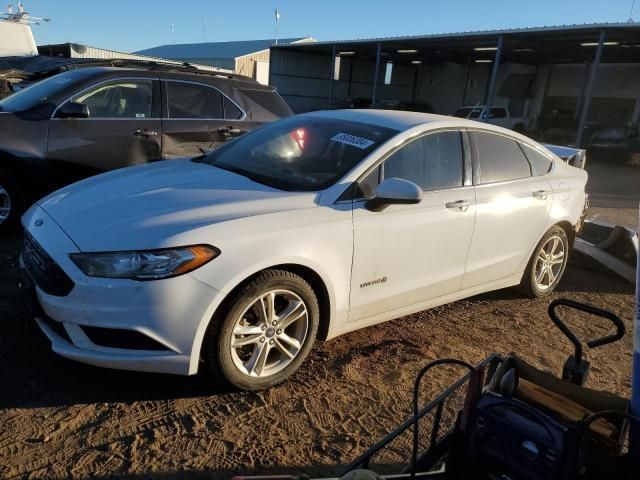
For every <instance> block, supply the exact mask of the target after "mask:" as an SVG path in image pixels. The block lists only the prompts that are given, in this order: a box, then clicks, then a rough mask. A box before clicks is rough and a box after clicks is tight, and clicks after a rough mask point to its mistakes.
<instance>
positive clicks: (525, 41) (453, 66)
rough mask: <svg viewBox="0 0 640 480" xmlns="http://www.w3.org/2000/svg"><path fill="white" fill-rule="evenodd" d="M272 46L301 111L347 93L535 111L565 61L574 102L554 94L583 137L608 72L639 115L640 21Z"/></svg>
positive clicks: (285, 91)
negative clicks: (608, 68) (596, 92)
mask: <svg viewBox="0 0 640 480" xmlns="http://www.w3.org/2000/svg"><path fill="white" fill-rule="evenodd" d="M271 50H272V52H271V67H270V72H271V73H270V83H271V84H272V85H275V86H276V87H278V90H279V91H280V93H281V95H282V96H283V97H284V98H285V100H287V101H288V102H289V103H290V104H291V105H292V108H293V109H294V111H297V112H302V111H308V110H317V109H326V108H341V107H344V106H348V105H347V104H346V102H345V100H346V99H350V100H351V101H353V99H362V100H361V103H365V104H370V105H371V106H374V107H382V108H384V107H385V101H386V100H387V99H394V100H400V101H402V102H406V103H413V104H416V103H420V102H421V101H423V100H424V99H428V100H429V102H430V103H431V104H433V111H435V112H436V113H445V114H450V113H451V111H450V110H451V108H452V106H454V108H455V105H462V104H465V103H466V104H469V103H471V104H475V103H481V104H487V105H494V104H496V102H497V101H501V102H503V103H504V102H505V98H506V100H507V101H512V100H513V99H517V98H519V97H522V98H524V97H526V98H527V99H528V100H527V105H528V109H529V110H530V112H531V114H532V117H536V116H537V115H539V114H540V112H541V111H542V107H543V103H544V101H545V99H546V98H547V97H549V87H550V83H551V84H553V82H550V79H551V77H552V70H553V69H554V68H555V67H554V66H562V68H559V67H558V68H556V70H557V71H558V72H559V73H557V74H556V77H557V78H558V79H560V80H562V78H563V77H562V76H563V75H564V76H565V77H566V79H565V82H564V83H565V84H566V83H568V85H561V83H562V82H561V81H560V80H558V81H556V84H557V85H556V86H555V89H556V90H558V91H560V93H562V90H565V91H569V90H571V91H570V92H569V93H570V95H566V96H567V98H570V99H571V100H566V99H564V100H563V98H562V95H556V96H555V97H558V99H556V98H555V97H554V101H557V102H560V104H562V102H563V101H564V102H569V105H570V107H571V110H572V114H573V115H574V116H575V119H576V120H577V121H578V126H577V134H576V143H577V144H578V145H580V144H582V142H583V141H584V138H583V132H584V131H585V126H586V124H587V119H588V118H589V111H590V108H591V105H592V99H593V96H594V89H596V88H597V87H598V85H599V80H608V83H609V84H611V85H609V84H607V87H606V90H607V92H611V96H615V95H616V94H619V93H620V91H621V90H620V88H618V87H617V85H618V84H624V88H625V89H626V90H625V92H624V99H626V100H625V101H624V102H622V103H624V108H626V109H627V110H629V109H632V110H633V112H632V113H629V112H627V113H626V114H625V115H626V117H625V118H627V117H628V121H629V122H630V123H635V124H637V123H638V116H639V115H640V23H615V24H594V25H569V26H554V27H542V28H526V29H514V30H496V31H483V32H464V33H450V34H438V35H425V36H407V37H393V38H374V39H365V40H345V41H335V42H317V43H313V44H301V45H284V46H279V45H278V46H275V45H274V46H273V47H272V49H271ZM603 64H610V65H615V66H616V67H615V68H613V67H612V68H613V70H615V78H613V77H612V78H613V79H610V78H609V76H610V75H609V73H607V72H605V74H603V73H602V65H603ZM632 64H635V65H632ZM388 65H392V67H391V69H392V73H391V75H388V74H387V69H388V68H389V67H388ZM625 66H627V68H625ZM613 70H612V71H613ZM568 72H571V75H569V74H568ZM518 75H519V76H520V78H517V76H518ZM510 77H511V78H510ZM527 78H529V85H528V84H527ZM385 80H386V81H385ZM389 80H390V81H389ZM600 83H602V82H600ZM527 85H528V86H527ZM529 87H530V88H529ZM527 88H529V90H527ZM505 92H506V93H505ZM501 94H502V95H510V97H505V98H500V95H501ZM607 95H609V93H607ZM633 101H635V105H632V103H633ZM512 103H514V104H516V103H522V102H515V101H512ZM614 107H615V106H614ZM614 107H611V108H614ZM448 110H449V111H448Z"/></svg>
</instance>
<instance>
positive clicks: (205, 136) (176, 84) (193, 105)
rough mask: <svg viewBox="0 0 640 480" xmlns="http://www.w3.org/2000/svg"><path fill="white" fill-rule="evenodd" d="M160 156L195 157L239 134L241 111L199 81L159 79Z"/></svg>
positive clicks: (243, 125)
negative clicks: (161, 94)
mask: <svg viewBox="0 0 640 480" xmlns="http://www.w3.org/2000/svg"><path fill="white" fill-rule="evenodd" d="M163 92H164V94H163V98H164V99H165V102H164V104H165V108H164V111H163V119H162V137H163V140H162V145H163V152H162V154H163V157H164V158H176V157H195V156H197V155H200V154H202V153H203V152H206V151H209V150H212V149H214V148H216V147H217V146H218V145H220V144H221V143H223V142H225V141H228V140H231V139H233V138H234V137H235V136H237V135H238V134H241V133H243V131H244V130H245V129H246V128H247V126H248V123H246V122H244V121H242V119H243V118H244V117H245V113H244V112H243V111H242V110H241V109H240V107H238V106H237V105H236V104H235V103H234V102H233V101H231V100H230V99H229V98H228V97H227V96H226V95H224V94H223V93H221V92H220V91H219V90H218V89H216V88H214V87H212V86H210V85H204V84H201V83H194V82H187V81H179V80H167V81H164V82H163Z"/></svg>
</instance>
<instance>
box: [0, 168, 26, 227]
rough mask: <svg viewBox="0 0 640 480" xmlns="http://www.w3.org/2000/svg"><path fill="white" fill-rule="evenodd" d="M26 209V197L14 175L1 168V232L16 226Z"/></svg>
mask: <svg viewBox="0 0 640 480" xmlns="http://www.w3.org/2000/svg"><path fill="white" fill-rule="evenodd" d="M23 211H24V197H23V195H22V193H21V192H20V189H19V188H18V184H17V183H16V181H15V180H14V178H13V176H12V175H11V174H9V173H8V172H6V171H4V170H0V233H5V232H8V231H10V230H11V229H13V228H15V226H16V225H17V224H18V221H19V220H20V215H22V212H23Z"/></svg>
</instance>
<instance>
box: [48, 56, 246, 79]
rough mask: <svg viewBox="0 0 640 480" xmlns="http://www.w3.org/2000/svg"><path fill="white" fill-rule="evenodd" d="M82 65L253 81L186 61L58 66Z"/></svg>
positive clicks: (75, 64) (97, 61) (66, 67)
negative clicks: (203, 68)
mask: <svg viewBox="0 0 640 480" xmlns="http://www.w3.org/2000/svg"><path fill="white" fill-rule="evenodd" d="M83 67H117V68H144V69H147V70H157V71H163V72H180V73H195V74H198V75H209V76H214V77H219V78H228V79H231V80H241V81H249V82H254V80H253V79H252V78H251V77H247V76H246V75H240V74H237V73H230V72H218V71H215V70H202V69H200V68H198V67H197V66H195V65H192V64H190V63H188V62H183V63H179V64H178V63H176V64H172V63H163V62H156V61H153V60H132V59H121V58H115V59H105V60H101V59H86V62H85V61H82V62H71V63H68V64H66V65H64V66H63V67H60V69H61V70H71V69H74V68H83Z"/></svg>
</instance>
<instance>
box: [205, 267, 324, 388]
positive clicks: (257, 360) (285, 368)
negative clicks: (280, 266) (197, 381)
mask: <svg viewBox="0 0 640 480" xmlns="http://www.w3.org/2000/svg"><path fill="white" fill-rule="evenodd" d="M223 312H224V313H222V314H221V315H219V316H218V318H215V317H214V318H213V320H212V322H211V325H210V326H209V330H208V331H207V334H206V337H205V342H204V346H203V355H202V359H203V360H204V362H205V363H206V364H207V365H208V366H209V368H210V369H211V370H212V371H213V373H214V374H216V375H217V376H218V377H222V378H223V379H224V380H226V381H227V382H229V383H231V384H232V385H233V386H235V387H237V388H240V389H243V390H260V389H263V388H267V387H270V386H273V385H275V384H277V383H280V382H281V381H283V380H285V379H286V378H287V377H289V376H290V375H291V374H293V372H295V371H296V370H297V368H298V367H299V366H300V364H302V362H303V361H304V359H305V358H306V357H307V355H308V354H309V351H310V350H311V347H312V346H313V342H314V340H315V337H316V333H317V331H318V323H319V307H318V300H317V298H316V295H315V294H314V292H313V290H312V289H311V286H310V285H309V284H308V283H307V282H306V281H305V280H304V279H303V278H302V277H300V276H298V275H295V274H293V273H291V272H288V271H284V270H266V271H264V272H261V273H260V274H258V276H256V278H255V279H253V280H252V281H251V282H249V283H248V284H247V285H245V286H244V287H242V288H241V289H240V290H239V291H238V292H237V293H236V294H235V295H234V296H233V298H232V299H231V300H230V301H229V303H228V306H227V308H226V309H225V310H223Z"/></svg>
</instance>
